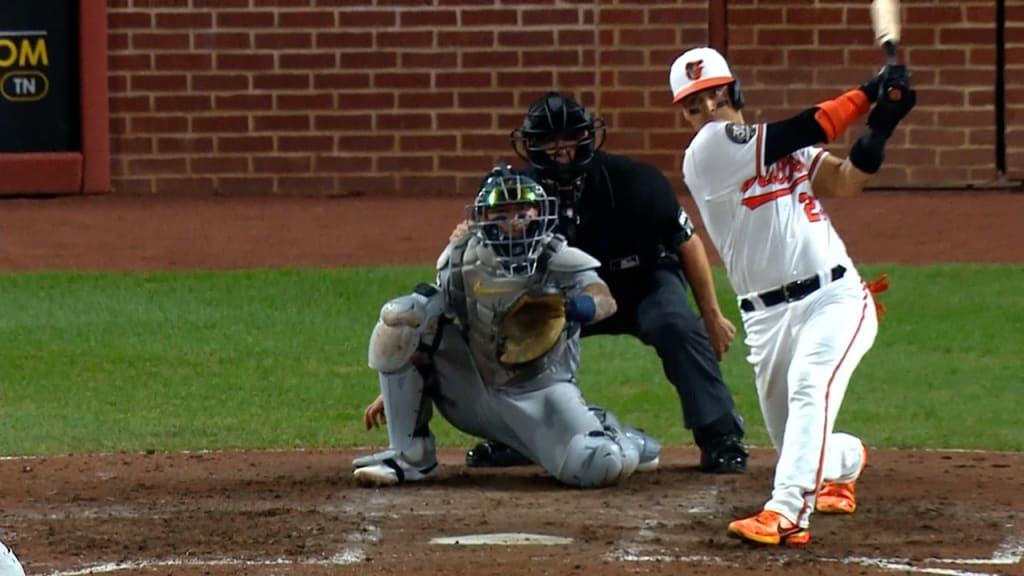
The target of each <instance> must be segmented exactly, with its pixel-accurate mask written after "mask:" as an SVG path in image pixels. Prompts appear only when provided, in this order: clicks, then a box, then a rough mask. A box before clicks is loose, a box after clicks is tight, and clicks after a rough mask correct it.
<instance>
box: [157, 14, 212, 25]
mask: <svg viewBox="0 0 1024 576" xmlns="http://www.w3.org/2000/svg"><path fill="white" fill-rule="evenodd" d="M212 25H213V16H212V15H211V14H210V13H209V12H197V11H192V12H158V13H157V14H156V27H157V28H159V29H161V30H168V29H173V28H184V29H186V30H195V29H197V28H209V27H210V26H212Z"/></svg>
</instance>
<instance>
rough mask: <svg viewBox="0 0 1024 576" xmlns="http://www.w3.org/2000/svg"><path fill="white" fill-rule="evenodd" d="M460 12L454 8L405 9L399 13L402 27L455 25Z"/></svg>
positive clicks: (399, 21) (399, 22)
mask: <svg viewBox="0 0 1024 576" xmlns="http://www.w3.org/2000/svg"><path fill="white" fill-rule="evenodd" d="M457 15H458V12H456V11H454V10H403V11H402V12H399V14H398V25H399V27H401V28H421V27H431V28H434V27H442V26H455V25H456V24H457V20H458V19H457Z"/></svg>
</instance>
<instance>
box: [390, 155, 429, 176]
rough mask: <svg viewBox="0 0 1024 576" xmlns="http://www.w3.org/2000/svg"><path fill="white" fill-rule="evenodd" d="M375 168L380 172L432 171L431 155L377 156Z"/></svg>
mask: <svg viewBox="0 0 1024 576" xmlns="http://www.w3.org/2000/svg"><path fill="white" fill-rule="evenodd" d="M377 170H379V171H381V172H391V173H400V172H433V171H434V157H433V156H378V157H377Z"/></svg>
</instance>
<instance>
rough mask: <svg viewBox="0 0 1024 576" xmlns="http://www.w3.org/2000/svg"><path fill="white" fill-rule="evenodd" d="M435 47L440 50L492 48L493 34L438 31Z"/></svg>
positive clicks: (490, 32)
mask: <svg viewBox="0 0 1024 576" xmlns="http://www.w3.org/2000/svg"><path fill="white" fill-rule="evenodd" d="M437 46H438V47H440V48H451V47H454V46H460V47H465V46H471V47H476V48H480V47H485V48H490V47H492V46H494V32H493V31H490V30H467V31H462V30H460V31H450V30H440V31H438V33H437Z"/></svg>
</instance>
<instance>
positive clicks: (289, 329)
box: [0, 266, 1024, 455]
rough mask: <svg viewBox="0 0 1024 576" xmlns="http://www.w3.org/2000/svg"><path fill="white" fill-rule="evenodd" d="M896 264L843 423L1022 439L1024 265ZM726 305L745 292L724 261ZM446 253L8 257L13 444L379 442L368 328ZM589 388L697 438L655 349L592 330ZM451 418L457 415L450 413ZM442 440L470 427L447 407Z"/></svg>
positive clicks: (451, 440) (938, 435)
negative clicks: (273, 266) (63, 264)
mask: <svg viewBox="0 0 1024 576" xmlns="http://www.w3.org/2000/svg"><path fill="white" fill-rule="evenodd" d="M882 271H884V272H888V273H889V277H890V281H891V283H892V289H891V290H890V291H889V292H887V293H886V294H884V295H883V296H882V300H883V302H885V304H886V305H887V306H888V307H889V312H888V314H887V315H886V317H885V319H884V320H883V322H882V326H881V331H880V335H879V337H878V339H877V341H876V343H875V346H874V348H873V349H872V351H871V352H870V353H869V354H868V356H867V357H866V358H865V360H864V361H863V362H862V363H861V367H860V368H859V370H858V371H857V373H856V374H855V376H854V380H853V382H852V384H851V386H850V390H849V392H848V393H847V398H846V401H845V403H844V406H843V411H842V413H841V414H840V421H839V425H838V427H839V428H843V429H849V430H851V431H854V432H856V433H857V434H858V435H860V436H862V437H863V438H865V439H866V440H867V441H868V443H869V444H871V445H875V446H890V447H933V448H952V447H955V448H976V449H995V450H1024V426H1021V425H1020V422H1021V417H1020V408H1019V406H1020V405H1021V399H1022V398H1024V390H1022V387H1021V385H1022V378H1024V377H1022V374H1024V356H1022V354H1021V352H1020V349H1021V344H1022V343H1024V336H1022V335H1024V298H1021V297H1020V288H1021V287H1022V286H1024V268H1021V267H1011V266H942V267H929V268H915V267H897V266H872V267H864V270H863V272H864V274H865V276H866V277H868V278H871V277H873V276H874V275H876V274H877V273H879V272H882ZM715 273H716V276H717V281H718V284H719V288H720V291H721V292H720V299H721V301H722V302H723V305H724V307H725V311H726V314H727V315H728V316H730V317H731V318H733V319H734V321H736V323H737V326H738V325H739V322H738V312H737V310H736V307H735V304H734V302H735V300H734V298H733V297H732V295H731V293H730V292H729V291H728V288H727V284H726V282H725V280H724V278H723V277H722V275H721V270H716V271H715ZM431 277H432V272H431V271H430V270H429V269H428V268H375V269H355V268H354V269H344V270H331V271H323V270H257V271H247V272H218V273H213V272H203V273H167V274H146V275H141V274H138V275H134V274H133V275H114V274H73V273H35V274H16V275H0V419H2V422H3V425H2V426H0V454H8V455H20V454H59V453H68V452H73V453H83V452H107V451H121V450H127V451H136V450H147V449H155V450H184V449H191V450H195V449H204V448H211V449H214V448H217V449H219V448H290V447H331V446H334V447H342V446H371V445H372V446H376V445H380V444H383V443H386V437H385V435H384V433H383V432H381V431H375V432H365V431H363V430H362V416H361V415H362V409H363V407H364V406H365V405H366V403H367V402H369V401H370V400H372V399H373V397H374V396H375V394H376V389H377V380H376V374H375V373H374V372H373V371H372V370H370V369H369V368H368V367H367V366H366V339H367V336H368V335H369V332H370V330H371V328H372V326H373V323H374V321H375V320H376V316H377V311H378V310H379V308H380V305H381V304H382V303H383V302H384V301H386V300H387V299H388V298H389V297H391V296H393V295H397V294H400V293H402V292H405V291H408V289H409V288H410V287H411V286H413V285H414V284H415V283H416V282H417V281H419V280H422V279H429V278H431ZM745 353H746V349H745V347H744V345H743V344H742V331H741V333H740V336H739V337H738V339H737V342H736V343H735V344H734V347H733V349H732V350H731V351H730V353H729V355H728V358H727V360H726V361H725V362H724V363H723V371H724V373H725V377H726V381H727V383H728V384H729V385H730V387H731V388H732V390H733V392H734V394H735V396H736V398H737V402H738V403H739V405H740V409H741V411H742V413H743V414H744V415H745V417H746V420H747V423H748V429H749V439H750V441H751V442H752V443H754V444H757V445H766V444H767V438H766V436H765V433H764V429H763V426H762V424H761V416H760V412H759V409H758V407H757V400H756V397H755V395H754V390H753V384H752V378H751V370H750V367H749V366H748V365H747V364H746V360H745V358H744V355H745ZM580 379H581V387H582V389H583V391H584V394H585V396H586V397H587V399H588V400H590V401H592V402H598V403H601V404H604V405H606V406H607V407H609V408H611V409H612V410H614V411H615V412H616V413H617V414H618V415H619V416H620V418H621V419H622V420H624V421H626V422H628V423H631V424H634V425H637V426H640V427H643V428H645V429H646V430H648V431H649V432H651V433H653V434H654V435H656V436H658V437H659V438H661V439H662V440H663V441H665V442H667V443H670V444H680V443H688V442H689V435H688V434H687V433H686V432H685V431H684V430H683V428H682V425H681V412H680V408H679V403H678V400H677V398H676V395H675V392H674V390H673V389H672V387H671V386H670V385H669V384H668V383H667V381H665V379H664V376H663V375H662V372H661V366H660V363H659V362H658V359H657V357H656V355H655V354H654V352H653V351H652V350H651V349H649V348H645V347H643V346H641V345H639V344H638V343H637V342H636V341H634V340H633V339H631V338H628V337H596V338H589V339H587V340H585V341H584V346H583V367H582V369H581V372H580ZM438 420H439V419H438ZM433 428H434V430H435V432H436V433H437V434H438V436H439V440H440V442H441V443H442V444H448V445H468V444H469V443H470V442H472V439H470V438H469V437H467V436H464V435H462V434H460V433H458V432H457V431H455V430H453V429H452V428H451V427H450V426H448V425H446V424H441V423H438V424H435V425H434V426H433Z"/></svg>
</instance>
